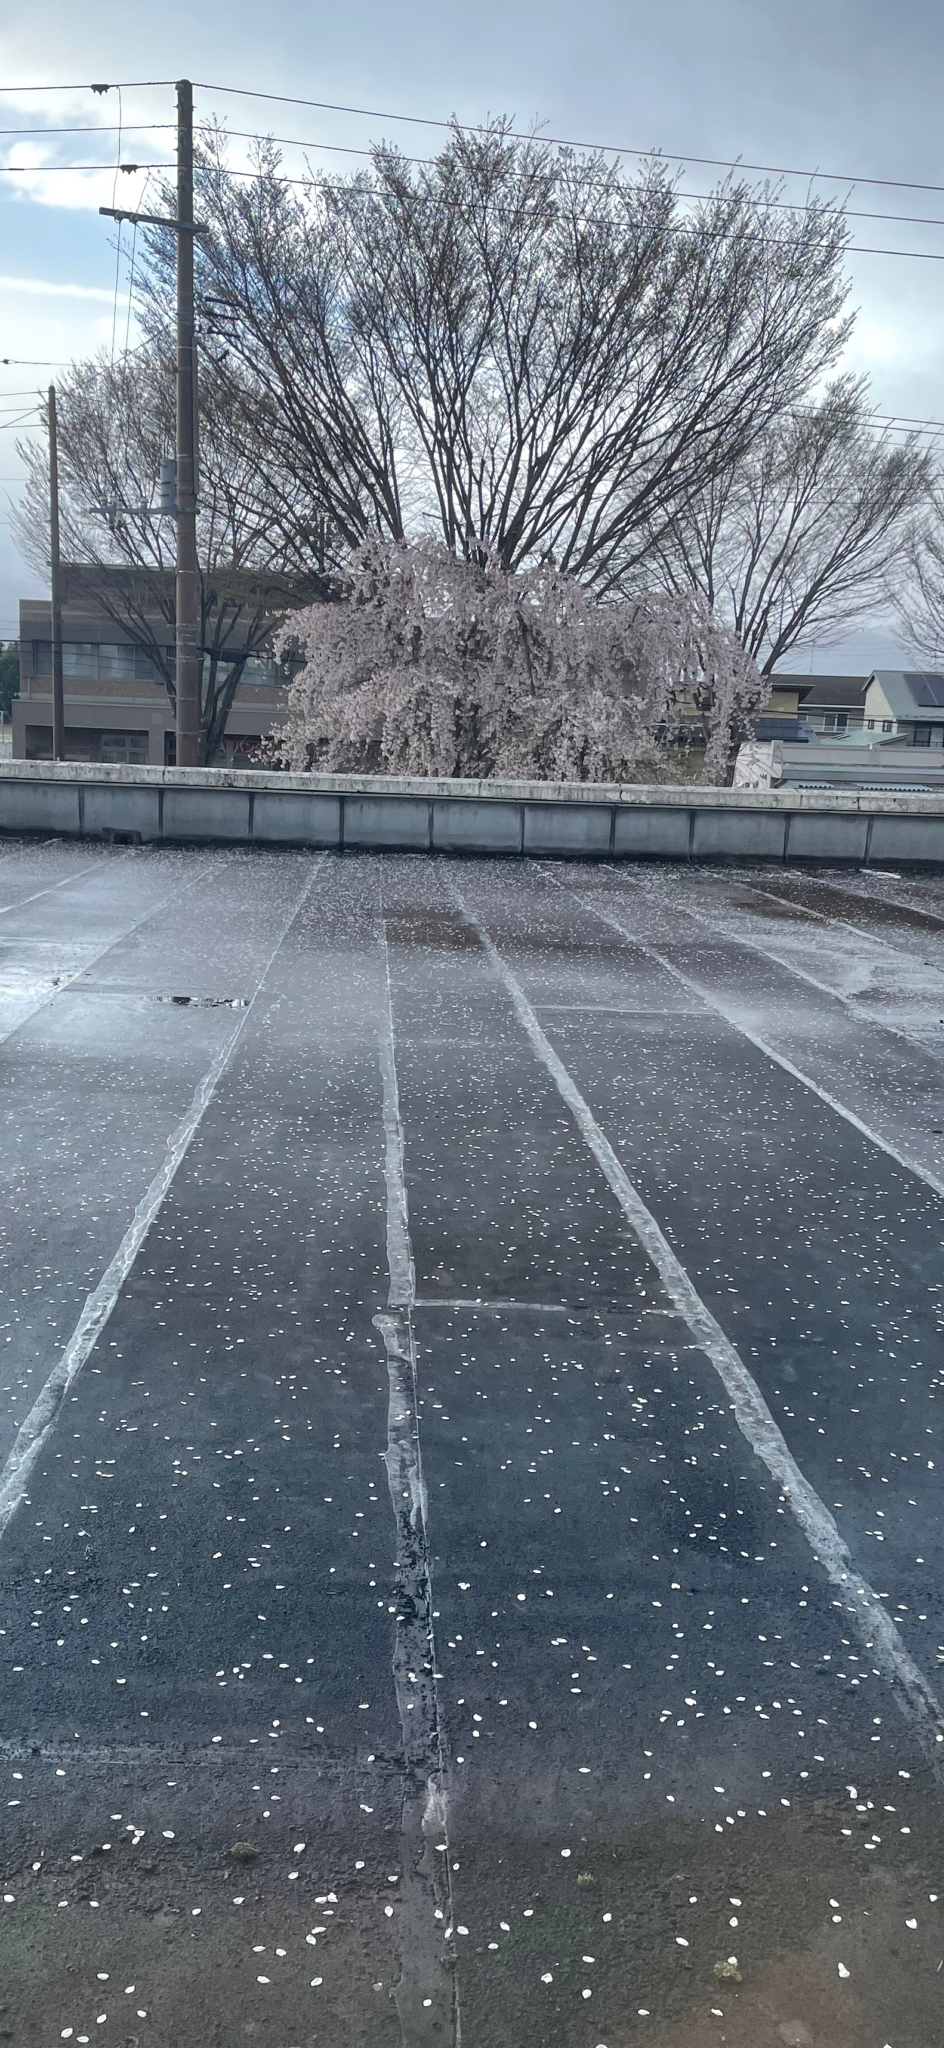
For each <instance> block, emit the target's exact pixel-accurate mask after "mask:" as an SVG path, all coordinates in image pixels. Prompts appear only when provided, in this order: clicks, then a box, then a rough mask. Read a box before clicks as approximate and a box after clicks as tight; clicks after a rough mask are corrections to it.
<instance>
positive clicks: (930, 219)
mask: <svg viewBox="0 0 944 2048" xmlns="http://www.w3.org/2000/svg"><path fill="white" fill-rule="evenodd" d="M148 125H149V126H150V127H152V128H157V127H170V126H171V125H172V124H171V123H170V122H156V121H155V122H151V123H149V124H148ZM18 132H22V133H27V134H36V135H49V134H63V135H69V134H76V135H77V134H82V133H88V134H92V135H113V134H115V133H118V134H119V135H120V133H121V130H120V129H118V130H116V129H114V128H90V129H88V130H82V129H68V128H63V129H49V128H37V129H32V130H22V131H17V130H16V129H8V130H4V129H0V134H4V133H7V134H16V133H18ZM125 132H126V133H127V129H126V130H125ZM139 132H140V131H139ZM199 132H200V133H202V134H208V133H211V132H212V131H211V130H210V129H209V127H208V125H207V124H206V123H203V124H202V125H201V128H200V131H199ZM224 134H225V136H226V138H227V140H232V141H234V142H276V143H279V144H280V145H281V146H282V147H283V148H286V149H320V150H327V151H330V152H331V154H332V155H334V156H359V157H365V158H372V157H373V154H374V152H373V150H371V149H357V148H355V147H354V146H353V145H352V144H350V143H344V142H315V141H313V140H312V139H311V138H310V137H305V136H300V135H265V134H263V133H262V131H261V130H260V129H255V128H227V129H225V130H224ZM401 161H402V162H404V163H408V164H419V165H426V164H433V163H435V161H436V160H435V158H434V157H424V156H411V157H403V158H402V159H401ZM689 161H692V162H694V161H695V159H694V158H692V159H689ZM113 168H114V166H113V165H111V164H0V172H15V173H17V174H18V175H20V176H24V175H28V174H29V173H30V172H36V173H39V172H42V173H43V175H44V176H45V175H47V174H49V173H55V172H63V171H99V170H100V171H110V170H112V169H113ZM118 168H119V170H122V171H125V172H134V171H172V170H173V168H174V165H173V162H172V161H168V162H166V163H127V164H120V165H119V166H118ZM216 168H217V170H218V171H219V174H220V175H221V176H222V177H225V178H252V177H255V176H256V175H257V173H256V172H255V171H254V170H248V171H241V170H235V169H233V168H232V167H231V166H229V165H218V166H217V167H216ZM743 168H744V169H749V168H750V166H749V165H745V166H743ZM281 182H282V183H283V184H286V185H308V184H318V183H319V182H320V181H319V180H317V179H308V178H288V177H284V178H283V179H282V181H281ZM876 182H878V181H876ZM886 182H888V183H893V182H894V181H893V180H887V181H886ZM325 189H326V190H337V191H343V190H344V189H345V188H344V187H343V186H336V187H330V186H326V187H325ZM920 189H922V190H926V191H944V186H936V185H935V186H926V187H921V188H920ZM680 196H681V197H682V198H684V199H697V200H711V199H714V198H715V197H716V194H715V193H713V192H683V193H682V194H681V195H680ZM754 204H755V205H757V206H763V207H766V208H776V209H777V210H778V211H780V212H784V213H812V212H814V211H815V210H816V209H815V208H814V207H811V206H810V205H808V204H807V203H805V202H804V201H803V200H794V199H759V198H755V200H754ZM840 211H841V214H842V218H843V219H844V220H883V221H895V222H897V223H899V224H900V225H901V226H902V227H918V228H941V227H944V219H941V218H938V217H937V216H935V215H928V214H922V213H871V212H865V211H864V210H862V209H861V208H858V207H852V206H843V207H842V208H841V209H840ZM890 253H899V254H902V255H908V254H909V253H910V252H909V251H908V250H902V251H896V252H890Z"/></svg>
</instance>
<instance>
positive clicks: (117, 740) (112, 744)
mask: <svg viewBox="0 0 944 2048" xmlns="http://www.w3.org/2000/svg"><path fill="white" fill-rule="evenodd" d="M147 757H148V736H147V733H146V732H103V733H102V760H103V761H110V762H112V764H113V765H114V766H116V767H122V768H124V767H127V768H143V767H144V766H145V765H146V763H147Z"/></svg>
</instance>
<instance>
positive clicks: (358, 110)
mask: <svg viewBox="0 0 944 2048" xmlns="http://www.w3.org/2000/svg"><path fill="white" fill-rule="evenodd" d="M175 83H176V80H174V79H172V78H133V79H121V80H113V81H112V82H111V83H109V84H107V85H92V84H89V83H88V82H87V81H86V82H84V83H82V84H80V85H4V86H0V93H7V94H9V93H23V94H29V93H34V92H98V93H105V92H112V91H117V90H118V89H119V88H124V90H126V91H129V92H130V91H143V90H144V89H145V88H151V87H162V86H172V85H174V84H175ZM194 85H195V87H197V89H198V90H199V91H200V92H222V93H226V94H228V95H229V96H230V97H235V98H239V99H254V100H266V101H268V102H271V103H272V104H274V105H278V106H284V107H312V108H314V109H315V110H316V111H317V112H318V113H327V114H354V115H357V116H359V117H361V118H363V119H365V120H369V121H399V122H400V123H401V124H406V125H408V126H410V127H414V128H440V129H443V130H446V131H447V132H458V133H459V134H461V135H480V134H482V133H483V130H482V127H481V124H478V125H476V124H475V123H473V122H469V121H455V120H452V121H444V120H442V119H437V118H436V117H434V116H427V115H423V114H396V113H392V112H390V111H389V110H388V111H387V112H384V111H383V110H382V109H380V108H378V107H353V106H346V105H345V104H343V103H342V102H341V101H337V100H309V99H303V98H301V97H300V96H299V95H298V94H294V93H280V92H257V91H255V90H254V89H252V88H251V87H249V86H242V85H220V84H219V83H218V82H217V83H215V84H214V83H210V82H209V81H208V80H206V79H194ZM171 125H172V124H171V123H170V122H147V123H142V124H141V126H142V128H143V127H148V128H156V127H170V126H171ZM0 132H3V131H0ZM9 132H20V133H26V132H35V133H43V132H44V131H42V130H35V131H26V130H20V131H9ZM61 132H62V133H63V134H66V133H68V132H69V131H68V130H66V129H63V130H62V131H61ZM72 132H73V133H76V134H78V133H81V132H82V131H81V130H79V129H75V130H73V131H72ZM87 132H89V133H91V132H92V131H91V129H89V130H88V131H87ZM103 132H104V131H103ZM503 132H504V133H505V134H506V135H507V136H508V137H509V138H510V139H511V140H512V141H515V142H541V143H552V144H553V145H554V146H555V148H559V149H585V150H593V151H597V150H602V151H603V152H604V154H606V155H610V156H637V157H643V158H646V159H649V160H652V161H656V162H660V161H665V162H669V163H677V164H703V165H705V166H706V167H708V168H709V169H711V170H725V171H759V172H761V173H762V174H763V175H765V176H769V177H775V178H825V179H827V180H829V182H830V183H832V184H837V185H877V186H883V187H886V188H889V189H895V190H897V191H902V192H944V185H934V184H930V183H928V182H926V181H924V180H921V179H916V178H870V177H867V176H865V174H864V173H861V172H847V171H819V170H803V169H800V168H798V166H797V165H795V164H793V165H791V164H755V163H749V162H746V161H745V160H744V159H743V158H740V157H724V156H693V155H690V154H686V153H685V152H684V151H681V150H672V149H638V148H636V147H634V146H633V144H631V143H626V142H578V141H575V139H574V137H573V136H568V135H542V134H537V133H533V132H529V131H528V130H526V129H518V128H507V129H505V130H504V131H503ZM309 146H310V147H317V146H318V145H316V144H312V145H309ZM883 253H884V252H883Z"/></svg>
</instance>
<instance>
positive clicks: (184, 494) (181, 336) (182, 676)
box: [176, 78, 200, 768]
mask: <svg viewBox="0 0 944 2048" xmlns="http://www.w3.org/2000/svg"><path fill="white" fill-rule="evenodd" d="M177 219H178V221H179V222H180V224H181V228H182V229H183V232H180V231H178V235H177V680H176V693H177V766H178V768H196V767H197V765H198V762H199V756H200V569H199V564H198V562H197V450H196V439H197V434H196V426H197V365H196V354H195V342H194V316H193V244H194V234H193V226H192V223H193V86H192V85H191V83H190V80H189V78H181V79H179V80H178V83H177Z"/></svg>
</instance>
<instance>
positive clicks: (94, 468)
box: [16, 341, 334, 763]
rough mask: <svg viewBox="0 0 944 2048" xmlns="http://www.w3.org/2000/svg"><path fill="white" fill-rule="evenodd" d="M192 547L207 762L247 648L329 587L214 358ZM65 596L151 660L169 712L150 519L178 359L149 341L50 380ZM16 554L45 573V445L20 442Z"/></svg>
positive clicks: (166, 570)
mask: <svg viewBox="0 0 944 2048" xmlns="http://www.w3.org/2000/svg"><path fill="white" fill-rule="evenodd" d="M200 390H201V417H200V477H199V513H198V546H199V554H200V563H201V640H200V648H201V667H200V732H201V743H200V752H201V760H202V761H203V762H205V763H207V762H212V761H213V759H214V758H215V756H216V754H217V752H218V750H219V747H220V744H221V742H222V738H223V735H224V733H225V730H226V722H227V719H228V717H229V713H230V711H231V709H232V706H233V703H234V701H235V698H236V694H237V691H238V690H239V686H240V683H241V681H242V679H243V676H244V674H245V671H246V665H247V663H248V662H250V661H251V660H252V659H253V658H254V657H256V656H259V655H262V654H264V653H266V652H268V650H269V649H270V648H271V643H272V631H273V625H274V623H275V621H277V620H278V619H279V618H280V617H281V616H282V614H284V613H285V612H286V611H288V610H290V609H292V607H293V606H295V605H297V604H300V603H311V602H312V601H313V600H314V599H316V598H318V597H323V596H326V595H329V594H331V591H332V590H333V587H334V586H333V584H332V583H331V581H330V579H329V578H328V577H327V576H326V575H325V574H324V573H323V572H322V571H321V569H319V568H318V567H316V566H313V563H316V562H317V559H318V554H319V550H320V552H321V554H322V556H323V553H324V521H323V519H322V518H321V515H320V513H319V511H318V510H317V508H312V507H311V506H310V503H309V501H308V500H306V499H305V498H304V497H303V496H302V495H301V494H300V493H299V494H298V495H297V496H296V495H295V494H294V490H293V487H292V485H291V483H290V481H289V480H287V479H285V478H284V477H283V478H280V477H279V476H278V474H277V471H276V466H275V465H274V464H270V465H269V470H268V472H267V473H266V475H265V476H264V477H263V476H260V472H259V467H258V464H257V462H256V461H255V460H254V459H253V455H252V452H251V449H252V446H253V444H254V442H255V439H256V435H257V433H259V432H260V431H261V429H260V427H259V422H258V419H256V420H255V422H254V425H253V431H252V432H251V433H249V434H247V433H246V432H245V431H244V424H245V418H246V415H247V414H249V415H250V416H251V415H252V410H253V409H252V394H251V393H250V392H249V391H247V389H246V387H245V384H243V386H242V387H240V386H239V385H238V384H237V382H236V380H234V378H233V377H232V376H231V375H229V376H227V377H226V378H225V379H224V378H223V377H222V376H221V375H220V373H219V371H218V369H217V367H216V366H215V365H214V363H213V361H212V358H209V357H208V358H206V359H205V361H204V362H203V363H202V365H201V379H200ZM56 397H57V412H58V425H59V478H60V526H61V545H62V555H63V561H64V564H65V565H66V566H65V568H64V572H63V594H64V596H65V597H66V598H67V599H68V597H69V596H72V597H74V598H83V599H85V600H87V601H91V602H93V603H94V604H95V605H96V606H97V607H98V608H99V609H100V610H101V611H102V612H104V614H105V616H106V617H107V618H109V619H110V620H111V621H112V623H113V624H114V625H115V626H116V627H117V628H118V629H119V631H121V632H122V634H126V635H127V637H128V639H129V640H130V641H131V643H132V644H133V645H134V646H135V647H138V648H140V649H142V651H143V652H144V653H145V654H146V655H147V656H148V658H149V659H150V661H151V662H152V663H153V666H154V669H155V672H156V674H157V675H158V676H159V678H160V679H161V681H162V682H163V684H164V688H165V689H166V691H167V695H168V697H169V698H170V701H171V704H172V705H174V706H175V708H176V690H175V667H174V646H173V642H174V629H175V621H176V608H175V585H174V557H175V538H174V530H173V521H172V519H170V518H160V517H158V514H157V500H156V480H157V479H158V477H159V476H160V469H161V460H162V457H164V456H166V455H167V454H168V453H169V452H170V451H171V450H172V449H173V445H174V359H173V355H172V354H171V353H169V352H168V350H167V349H162V348H161V347H160V346H159V344H158V343H157V342H156V341H154V342H152V343H150V344H148V345H147V346H146V347H145V348H144V349H143V350H140V351H138V352H136V353H135V354H133V355H129V356H126V357H125V358H123V359H122V360H121V361H120V362H116V363H110V362H109V361H108V360H107V359H106V358H105V357H104V356H100V357H98V358H95V359H93V360H92V361H89V362H84V363H79V364H77V365H75V367H74V368H73V369H72V370H71V371H70V372H69V374H68V375H67V376H66V377H65V378H64V379H63V380H62V381H61V382H60V383H59V384H58V385H57V392H56ZM20 453H21V455H22V458H23V460H24V462H25V463H26V466H27V484H26V490H25V492H24V496H23V500H22V504H21V507H20V510H19V512H18V514H17V518H16V526H17V529H18V537H19V542H20V546H21V550H22V552H23V553H24V555H25V556H26V558H27V560H28V561H29V562H30V563H31V564H32V566H33V567H34V568H35V569H36V570H37V572H38V573H39V574H43V573H45V571H46V570H47V568H48V561H49V556H48V534H49V496H48V474H47V467H46V456H45V449H44V448H43V446H42V444H41V443H40V442H36V441H33V442H29V443H25V442H24V443H23V444H21V447H20Z"/></svg>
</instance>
